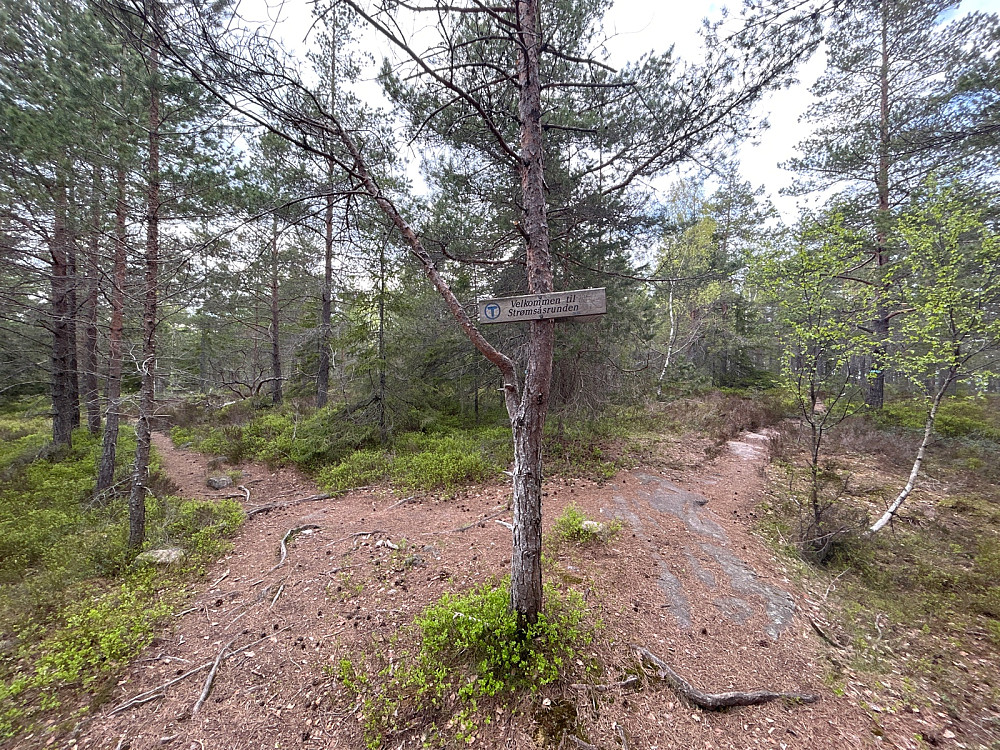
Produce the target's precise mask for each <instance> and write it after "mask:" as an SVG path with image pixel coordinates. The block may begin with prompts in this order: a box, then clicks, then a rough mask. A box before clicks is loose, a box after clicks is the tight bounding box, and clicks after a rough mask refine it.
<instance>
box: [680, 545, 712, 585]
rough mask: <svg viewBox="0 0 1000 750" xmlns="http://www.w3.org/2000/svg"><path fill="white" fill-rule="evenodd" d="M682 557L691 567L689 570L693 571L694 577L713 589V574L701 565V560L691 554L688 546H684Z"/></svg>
mask: <svg viewBox="0 0 1000 750" xmlns="http://www.w3.org/2000/svg"><path fill="white" fill-rule="evenodd" d="M684 557H685V559H686V560H687V563H688V566H689V567H690V568H691V572H693V573H694V575H695V578H697V579H698V580H699V581H701V582H702V583H704V584H705V585H706V586H708V587H709V588H710V589H714V588H715V574H714V573H713V572H712V571H711V570H708V569H707V568H706V567H705V566H704V565H702V564H701V560H699V559H698V558H697V557H695V556H694V555H692V554H691V549H690V548H688V547H685V548H684Z"/></svg>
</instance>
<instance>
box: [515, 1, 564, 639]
mask: <svg viewBox="0 0 1000 750" xmlns="http://www.w3.org/2000/svg"><path fill="white" fill-rule="evenodd" d="M538 1H539V0H517V6H516V7H517V27H518V28H517V35H518V42H519V44H518V59H517V78H518V87H519V92H518V114H519V116H520V121H521V153H520V157H521V163H520V165H519V169H520V173H521V193H522V199H523V201H524V232H525V235H526V237H527V253H526V268H525V270H526V272H527V275H528V289H529V291H530V292H531V293H532V294H541V293H545V292H551V291H552V284H553V281H552V257H551V255H550V252H549V225H548V219H547V216H546V205H545V176H544V168H543V151H542V101H541V79H540V75H539V53H540V47H541V32H540V28H539V26H540V18H539V6H538ZM554 344H555V324H554V322H553V321H552V320H534V321H531V323H529V339H528V364H527V368H526V371H525V375H524V388H523V391H522V394H521V399H520V404H519V405H518V409H517V411H516V412H515V413H514V414H511V423H512V429H513V434H514V479H513V484H514V551H513V556H512V560H511V582H510V583H511V586H510V603H511V608H512V609H513V610H514V611H515V612H516V613H517V617H518V620H519V623H520V624H521V625H522V626H524V625H526V624H529V623H534V622H535V621H536V620H537V619H538V614H539V612H541V609H542V430H543V428H544V427H545V417H546V415H547V413H548V409H549V389H550V387H551V383H552V351H553V347H554Z"/></svg>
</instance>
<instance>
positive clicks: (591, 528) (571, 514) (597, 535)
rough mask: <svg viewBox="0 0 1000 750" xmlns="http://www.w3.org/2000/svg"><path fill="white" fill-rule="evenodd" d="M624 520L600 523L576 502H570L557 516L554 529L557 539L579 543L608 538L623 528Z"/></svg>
mask: <svg viewBox="0 0 1000 750" xmlns="http://www.w3.org/2000/svg"><path fill="white" fill-rule="evenodd" d="M622 526H623V524H622V521H621V520H619V519H616V520H614V521H612V522H611V523H598V522H597V521H595V520H593V519H592V518H590V517H589V516H588V515H587V514H586V513H584V512H583V511H582V510H581V509H580V507H579V506H578V505H577V504H576V503H569V504H568V505H567V506H566V507H565V508H563V512H562V513H560V514H559V516H558V517H557V518H556V520H555V523H554V524H553V526H552V531H553V533H554V534H555V536H556V538H557V539H560V540H562V541H566V542H575V543H577V544H587V543H589V542H593V541H596V540H599V539H600V540H608V539H611V538H612V537H614V535H615V534H617V533H618V532H619V531H621V529H622Z"/></svg>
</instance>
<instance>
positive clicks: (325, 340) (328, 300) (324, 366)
mask: <svg viewBox="0 0 1000 750" xmlns="http://www.w3.org/2000/svg"><path fill="white" fill-rule="evenodd" d="M328 174H329V175H330V178H331V180H332V178H333V165H332V164H331V165H330V169H329V171H328ZM331 189H332V186H331ZM323 224H324V237H323V301H322V309H321V310H320V317H319V369H318V371H317V373H316V406H317V407H318V408H320V409H322V408H323V407H324V406H326V404H327V401H328V400H329V397H330V396H329V394H330V338H331V336H330V332H331V327H330V318H331V316H332V314H333V196H332V195H327V196H326V215H325V217H324V221H323Z"/></svg>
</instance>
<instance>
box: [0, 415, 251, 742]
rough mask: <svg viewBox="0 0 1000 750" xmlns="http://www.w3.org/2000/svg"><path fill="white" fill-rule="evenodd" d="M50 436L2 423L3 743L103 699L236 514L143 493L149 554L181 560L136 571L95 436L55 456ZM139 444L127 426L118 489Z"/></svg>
mask: <svg viewBox="0 0 1000 750" xmlns="http://www.w3.org/2000/svg"><path fill="white" fill-rule="evenodd" d="M50 429H51V427H50V424H49V422H48V420H46V419H37V418H27V419H25V418H21V417H18V416H16V415H3V416H0V433H2V434H3V435H4V436H5V437H6V438H7V440H4V441H0V474H2V475H3V477H4V481H3V482H2V484H0V741H2V740H4V739H9V738H12V737H15V736H17V735H18V734H20V733H23V732H26V731H29V730H31V729H32V728H34V727H35V725H36V723H37V722H38V720H39V718H40V717H42V716H43V715H44V716H46V717H47V718H53V717H54V718H55V719H57V722H56V723H55V724H54V725H53V726H54V727H55V730H58V729H59V726H60V725H59V722H60V721H64V720H65V721H68V720H69V719H70V718H71V717H69V716H68V715H67V714H66V709H64V708H63V706H66V705H69V702H68V701H67V699H68V698H72V701H71V702H72V703H74V704H79V703H80V701H81V698H84V700H85V701H90V703H91V705H93V704H95V703H96V704H99V703H100V701H101V700H104V699H106V697H107V696H108V695H109V694H110V688H111V687H113V685H114V675H115V674H116V672H117V670H118V669H120V667H121V666H122V665H124V664H125V663H127V662H128V661H129V659H131V658H132V657H134V656H135V655H136V654H137V653H138V652H139V651H140V650H141V649H142V648H143V647H144V646H145V645H146V644H148V643H149V642H150V640H151V639H152V637H153V633H154V631H155V629H156V626H157V625H158V623H160V622H161V621H162V620H163V619H164V618H165V617H166V616H167V615H168V614H169V613H170V611H171V609H172V607H173V606H174V605H175V604H176V603H177V601H178V598H179V597H180V596H181V594H179V593H171V592H180V591H182V590H183V588H184V586H183V583H182V581H183V580H184V579H185V578H186V577H188V576H190V575H192V574H193V573H197V572H198V571H200V570H201V569H202V567H203V565H204V564H205V562H206V561H207V560H208V559H210V558H211V557H212V556H214V555H218V554H219V553H221V552H222V551H224V550H225V548H226V545H227V542H226V539H225V538H226V537H227V536H228V535H230V534H232V532H233V531H234V530H235V528H236V527H238V526H239V524H240V523H241V521H242V518H243V511H242V509H241V508H240V506H239V504H238V503H236V502H234V501H222V502H219V503H212V502H202V501H187V500H183V499H179V498H175V497H170V496H164V497H160V498H156V497H149V498H148V499H147V505H146V510H147V538H148V540H149V542H148V545H147V546H149V547H160V546H177V547H181V548H183V549H184V550H185V551H186V557H185V560H184V562H183V563H181V564H179V565H175V566H174V567H172V568H171V569H170V570H167V571H161V570H158V569H154V568H152V567H141V568H139V567H136V566H134V565H133V564H132V555H131V554H129V552H128V550H127V549H126V536H127V507H126V498H125V496H124V486H122V487H119V490H121V491H119V492H112V493H109V494H107V495H106V496H104V497H102V498H101V499H100V500H99V501H98V500H97V499H95V498H94V496H93V487H94V476H95V473H96V471H95V467H96V462H97V458H98V456H99V453H100V449H101V445H100V437H94V436H91V435H89V434H88V433H87V432H86V430H77V431H76V432H74V434H73V447H72V448H71V449H62V450H59V451H53V450H51V448H50V447H49V443H48V431H49V430H50ZM134 446H135V439H134V435H133V434H132V432H131V430H122V434H121V437H120V442H119V446H118V458H119V466H118V467H117V474H116V479H119V480H126V481H123V482H122V484H123V485H127V477H128V473H129V472H128V468H129V467H128V464H129V462H130V460H131V458H132V453H133V451H134ZM155 468H156V467H155V462H154V466H153V469H154V471H155ZM84 696H86V697H84ZM84 710H85V709H84Z"/></svg>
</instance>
